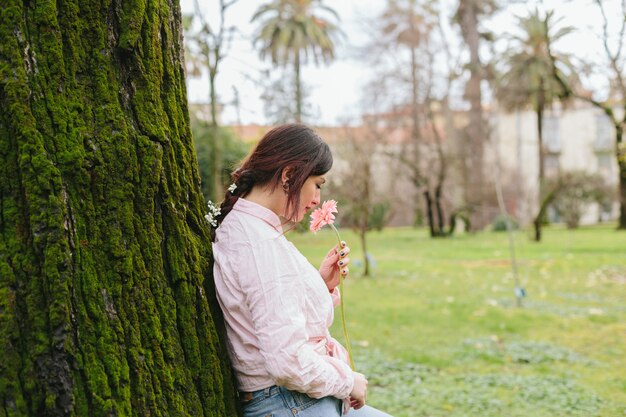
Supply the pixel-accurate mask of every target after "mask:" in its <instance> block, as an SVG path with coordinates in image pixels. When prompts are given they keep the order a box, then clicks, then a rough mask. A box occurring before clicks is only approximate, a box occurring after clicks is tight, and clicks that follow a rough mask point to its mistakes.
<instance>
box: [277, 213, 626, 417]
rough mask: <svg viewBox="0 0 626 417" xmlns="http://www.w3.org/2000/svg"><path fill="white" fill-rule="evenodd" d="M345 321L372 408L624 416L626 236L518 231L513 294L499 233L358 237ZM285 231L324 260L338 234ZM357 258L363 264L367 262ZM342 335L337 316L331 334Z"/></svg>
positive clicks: (519, 416)
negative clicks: (518, 288)
mask: <svg viewBox="0 0 626 417" xmlns="http://www.w3.org/2000/svg"><path fill="white" fill-rule="evenodd" d="M341 233H342V238H343V239H344V240H346V241H347V242H348V244H349V245H350V246H351V249H352V252H351V256H350V258H351V274H350V277H349V279H348V280H346V283H345V303H346V316H347V321H348V331H349V333H350V337H351V339H352V345H353V350H354V353H355V361H356V366H357V370H358V371H361V372H363V373H364V374H366V376H367V377H368V379H369V381H370V389H369V393H368V403H369V404H370V405H372V406H375V407H378V408H381V409H383V410H385V411H387V412H388V413H390V414H392V415H393V416H394V417H403V416H432V417H435V416H436V417H439V416H447V417H460V416H472V417H490V416H493V417H496V416H497V417H544V416H564V417H565V416H568V417H570V416H580V417H594V416H602V417H618V416H626V232H617V231H615V230H614V226H612V225H611V226H600V227H593V228H582V229H579V230H575V231H569V230H565V229H562V228H558V227H551V228H546V229H545V233H544V241H543V242H541V243H539V244H537V243H534V242H532V241H531V240H530V239H529V232H526V231H517V232H516V234H515V245H516V251H517V259H518V265H519V276H520V279H521V282H522V286H523V287H524V288H525V289H526V292H527V296H526V298H525V299H524V300H523V307H522V308H518V307H517V306H516V303H515V294H514V287H515V285H514V280H513V274H512V269H511V263H510V261H509V259H510V258H509V248H508V240H507V236H506V234H505V233H492V232H484V233H479V234H476V235H459V236H455V237H453V238H450V239H431V238H429V237H428V236H427V231H426V230H424V229H410V228H400V229H387V230H385V231H383V232H372V233H370V234H369V235H368V244H369V248H370V249H369V252H370V253H371V255H372V256H373V257H374V260H375V263H376V265H375V268H374V274H373V277H370V278H365V277H362V276H361V268H359V265H358V264H359V261H360V260H362V258H363V255H362V252H361V250H360V248H359V243H358V239H357V237H356V235H354V234H353V233H351V232H350V231H348V230H342V231H341ZM288 238H289V239H290V240H292V241H293V242H294V244H295V245H296V246H297V247H298V248H299V249H300V250H301V251H302V252H303V253H304V254H305V255H306V256H307V257H308V259H309V260H311V262H312V263H313V264H314V265H319V263H320V261H321V259H322V257H323V256H324V254H325V253H326V252H327V251H328V248H330V247H331V246H332V245H333V244H335V243H336V242H335V237H334V234H332V232H330V231H327V230H324V231H322V232H319V233H318V234H317V235H312V234H310V233H307V234H298V233H290V234H289V235H288ZM361 262H362V261H361ZM332 333H333V335H334V336H335V337H336V338H337V339H338V340H340V341H341V340H342V336H341V326H340V320H339V314H337V315H336V320H335V324H334V326H333V329H332Z"/></svg>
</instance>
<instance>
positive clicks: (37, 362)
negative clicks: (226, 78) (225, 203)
mask: <svg viewBox="0 0 626 417" xmlns="http://www.w3.org/2000/svg"><path fill="white" fill-rule="evenodd" d="M111 10H114V11H115V14H116V17H117V21H116V22H112V24H113V26H111V27H106V26H105V23H104V22H107V21H109V22H110V19H109V18H110V15H109V13H110V11H111ZM180 30H181V28H180V10H179V6H178V5H175V6H174V8H173V9H170V5H169V4H167V3H166V2H164V1H149V2H148V1H131V2H119V1H118V2H104V3H102V2H100V1H95V0H85V1H78V0H64V1H63V2H57V1H52V0H47V1H42V2H37V4H29V5H28V6H26V7H25V6H24V5H23V3H22V2H19V1H17V0H7V4H6V5H4V4H3V8H2V9H1V10H0V100H2V107H1V109H2V110H1V113H0V135H1V136H0V158H1V162H2V163H1V164H0V175H1V176H0V236H1V237H2V240H0V272H1V275H0V296H1V297H2V301H0V309H1V310H0V336H2V340H3V342H0V343H1V344H0V346H2V349H3V351H2V354H3V358H10V360H9V361H6V365H4V364H3V365H0V369H1V370H2V373H0V399H1V400H2V403H3V404H5V410H4V411H5V413H6V414H8V415H79V416H83V415H90V416H105V415H107V416H108V415H110V414H117V415H120V416H125V415H154V416H160V415H162V416H177V415H219V416H226V415H234V414H235V405H234V404H235V396H234V387H233V385H232V379H231V376H230V371H229V366H228V362H227V359H226V358H225V354H224V350H223V347H221V345H220V342H219V340H218V339H219V336H218V335H219V333H218V331H217V329H216V323H221V322H220V321H217V322H214V321H213V319H212V317H211V315H212V314H213V313H214V311H216V309H217V304H216V301H215V298H214V296H213V295H212V296H211V297H206V296H204V295H202V294H203V293H204V292H205V290H201V289H202V288H203V286H204V288H207V287H206V286H207V282H210V279H208V278H210V272H211V271H210V264H209V259H210V251H209V248H210V242H209V240H208V230H206V225H205V224H204V222H203V221H202V210H203V204H202V196H201V195H200V191H199V179H198V172H197V167H196V161H195V154H194V152H193V147H192V143H191V136H190V132H189V123H188V115H187V108H186V104H185V101H186V92H185V85H184V79H183V71H182V63H181V62H180V61H179V57H180V56H181V54H180V48H181V45H179V44H178V43H177V42H178V39H180V33H179V31H180ZM15 34H17V35H18V36H15ZM121 50H123V51H121ZM210 294H212V291H210ZM221 331H222V332H223V329H222V330H221ZM5 336H6V337H5Z"/></svg>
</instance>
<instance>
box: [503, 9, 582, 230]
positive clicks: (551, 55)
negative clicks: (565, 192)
mask: <svg viewBox="0 0 626 417" xmlns="http://www.w3.org/2000/svg"><path fill="white" fill-rule="evenodd" d="M553 17H554V12H552V11H548V12H546V14H545V16H543V17H542V16H541V14H540V12H539V10H537V9H535V11H534V13H531V14H530V15H529V16H527V17H521V18H519V26H520V27H521V29H522V31H523V34H522V36H516V37H514V39H515V40H516V44H515V45H514V46H513V47H512V48H511V49H510V50H509V52H508V53H507V55H506V58H505V63H506V66H507V70H506V72H504V74H503V75H502V76H501V77H500V79H499V80H498V87H497V90H496V96H497V98H498V101H499V103H500V104H502V105H503V106H504V107H505V108H507V109H508V110H514V109H520V108H525V107H529V106H530V107H532V108H533V110H534V111H535V113H536V114H537V138H538V142H539V194H540V208H539V211H538V214H537V217H536V218H535V240H537V241H539V240H541V228H540V223H541V219H542V217H543V215H544V213H545V209H546V207H547V205H548V204H549V201H548V200H549V198H548V197H549V196H544V195H543V194H544V189H543V188H544V187H543V185H544V175H545V170H544V159H545V148H544V144H543V115H544V113H545V111H546V109H547V108H549V107H550V106H551V105H552V104H553V103H554V102H556V101H564V100H567V99H568V98H569V97H570V95H571V94H570V93H569V91H568V90H567V89H566V88H564V87H563V85H562V84H561V83H560V82H559V78H560V79H570V80H572V81H573V78H574V77H575V75H574V74H575V73H574V71H573V66H572V65H571V63H570V59H569V57H568V56H567V55H565V54H558V53H556V52H555V51H553V50H551V45H552V44H554V43H555V42H556V41H557V40H559V39H561V38H562V37H563V36H565V35H567V34H568V33H570V32H572V30H573V28H571V27H563V28H561V29H559V30H557V31H554V26H555V25H556V24H557V23H558V21H554V20H553Z"/></svg>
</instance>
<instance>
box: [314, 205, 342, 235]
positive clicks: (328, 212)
mask: <svg viewBox="0 0 626 417" xmlns="http://www.w3.org/2000/svg"><path fill="white" fill-rule="evenodd" d="M333 213H337V202H336V201H335V200H328V201H324V203H322V207H320V208H318V209H316V210H314V211H313V213H311V227H310V229H311V231H312V232H313V233H315V232H317V231H319V230H320V229H321V228H322V227H324V226H326V225H327V224H333V223H335V216H334V215H333Z"/></svg>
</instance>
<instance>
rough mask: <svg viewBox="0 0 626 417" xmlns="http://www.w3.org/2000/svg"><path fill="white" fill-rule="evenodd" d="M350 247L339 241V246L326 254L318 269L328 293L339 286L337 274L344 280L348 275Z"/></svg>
mask: <svg viewBox="0 0 626 417" xmlns="http://www.w3.org/2000/svg"><path fill="white" fill-rule="evenodd" d="M349 253H350V247H349V246H348V245H346V242H344V241H341V246H339V245H337V246H335V247H334V248H332V249H331V250H330V251H328V253H327V254H326V258H324V260H323V261H322V266H321V267H320V275H321V276H322V278H323V279H324V282H325V283H326V286H327V287H328V291H330V292H332V291H333V290H334V289H335V287H336V286H337V285H339V274H341V275H343V277H344V278H345V277H346V276H347V275H348V272H349V269H348V264H349V263H350V258H348V254H349Z"/></svg>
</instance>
